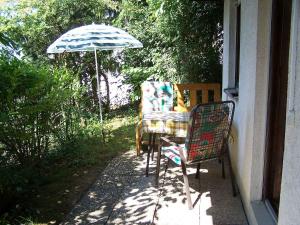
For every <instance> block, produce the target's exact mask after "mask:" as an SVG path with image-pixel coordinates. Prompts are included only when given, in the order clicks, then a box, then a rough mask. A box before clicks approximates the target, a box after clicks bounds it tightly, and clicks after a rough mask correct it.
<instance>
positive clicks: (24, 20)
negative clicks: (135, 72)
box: [0, 0, 117, 113]
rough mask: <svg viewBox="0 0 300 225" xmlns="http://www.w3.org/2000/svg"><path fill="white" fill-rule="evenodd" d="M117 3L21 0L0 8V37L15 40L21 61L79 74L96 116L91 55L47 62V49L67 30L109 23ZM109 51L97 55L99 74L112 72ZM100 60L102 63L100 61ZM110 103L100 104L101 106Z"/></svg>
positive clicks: (70, 55)
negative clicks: (41, 63) (56, 66)
mask: <svg viewBox="0 0 300 225" xmlns="http://www.w3.org/2000/svg"><path fill="white" fill-rule="evenodd" d="M116 7H117V3H116V2H114V1H113V0H101V1H99V0H85V1H81V0H48V1H40V0H21V1H15V2H11V3H9V4H6V5H4V6H2V7H0V24H1V25H0V33H6V34H7V35H8V36H9V37H10V39H11V40H14V42H15V43H16V45H17V46H18V49H20V50H21V52H22V54H23V58H27V59H28V58H29V59H30V60H41V59H43V60H44V61H48V62H49V63H51V64H54V65H60V66H62V65H63V66H65V67H67V68H68V69H71V70H73V71H74V72H75V73H76V74H78V77H79V80H80V84H81V85H85V86H86V87H87V88H86V93H85V95H86V96H89V98H88V100H89V102H86V104H87V105H86V106H87V107H89V109H90V111H91V112H93V113H97V110H98V106H97V105H98V100H97V93H96V77H95V61H94V55H93V53H85V54H79V53H67V54H60V55H59V56H55V58H54V59H52V60H51V59H48V57H47V53H46V49H47V47H48V46H49V45H50V44H51V43H53V42H54V41H55V40H56V39H57V38H58V37H60V36H61V35H62V34H63V33H65V32H67V31H68V30H70V29H72V28H75V27H78V26H82V25H87V24H91V23H92V22H95V23H98V24H101V23H110V21H111V19H112V17H113V16H114V10H115V8H116ZM111 53H112V52H111V51H106V52H99V53H98V57H99V60H98V61H99V62H101V66H100V67H99V68H100V74H105V72H106V71H108V70H115V69H116V63H115V62H114V60H113V58H112V57H111ZM100 59H101V60H100ZM106 102H107V103H109V101H107V100H106V101H105V102H103V103H104V105H105V104H106Z"/></svg>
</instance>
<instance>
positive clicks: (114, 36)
mask: <svg viewBox="0 0 300 225" xmlns="http://www.w3.org/2000/svg"><path fill="white" fill-rule="evenodd" d="M142 47H143V44H142V43H141V42H139V41H138V40H137V39H135V38H134V37H133V36H131V35H130V34H128V33H127V32H125V31H123V30H121V29H119V28H116V27H113V26H109V25H105V24H100V25H99V24H91V25H86V26H81V27H77V28H74V29H72V30H70V31H68V32H67V33H65V34H63V35H62V36H61V37H60V38H58V39H57V40H56V41H55V42H54V43H53V44H51V45H50V46H49V47H48V49H47V53H63V52H81V51H95V49H96V50H97V49H99V50H114V49H121V48H142Z"/></svg>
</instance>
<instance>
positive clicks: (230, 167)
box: [226, 145, 236, 196]
mask: <svg viewBox="0 0 300 225" xmlns="http://www.w3.org/2000/svg"><path fill="white" fill-rule="evenodd" d="M226 155H227V158H228V165H229V173H230V178H231V185H232V193H233V196H236V189H235V179H234V175H233V171H232V166H231V159H230V154H229V149H228V145H226Z"/></svg>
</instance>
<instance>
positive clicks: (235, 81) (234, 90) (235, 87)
mask: <svg viewBox="0 0 300 225" xmlns="http://www.w3.org/2000/svg"><path fill="white" fill-rule="evenodd" d="M235 14H236V21H235V58H234V65H235V68H234V77H233V78H232V86H231V87H230V88H227V89H224V92H225V93H226V94H227V95H229V96H230V97H231V98H238V91H239V80H240V36H241V3H238V4H237V5H236V7H235Z"/></svg>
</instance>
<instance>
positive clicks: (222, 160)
mask: <svg viewBox="0 0 300 225" xmlns="http://www.w3.org/2000/svg"><path fill="white" fill-rule="evenodd" d="M221 162H222V177H223V179H225V166H224V156H222V159H221Z"/></svg>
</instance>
